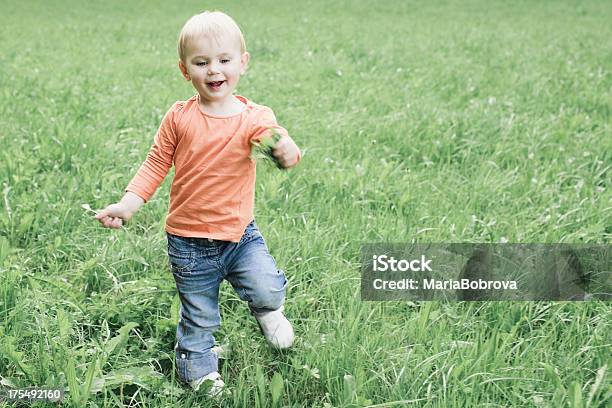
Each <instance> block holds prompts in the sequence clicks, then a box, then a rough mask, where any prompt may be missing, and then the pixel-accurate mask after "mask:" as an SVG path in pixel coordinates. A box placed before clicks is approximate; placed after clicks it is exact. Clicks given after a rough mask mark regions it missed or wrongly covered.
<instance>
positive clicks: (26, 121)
mask: <svg viewBox="0 0 612 408" xmlns="http://www.w3.org/2000/svg"><path fill="white" fill-rule="evenodd" d="M205 8H222V9H223V10H224V11H226V12H228V13H229V14H231V15H232V16H233V17H234V18H235V19H236V20H237V21H238V22H239V24H240V25H241V26H242V28H243V30H244V32H245V37H246V41H247V47H248V49H249V51H250V52H251V64H250V69H249V72H248V74H247V75H246V76H245V77H244V78H243V79H242V81H241V83H240V86H239V93H241V94H242V95H245V96H247V97H248V98H251V99H253V100H254V101H256V102H258V103H262V104H265V105H268V106H270V107H272V108H273V109H274V110H275V113H276V115H277V118H278V119H279V122H280V123H281V124H283V125H284V126H285V127H287V128H288V129H289V132H290V134H291V135H292V137H293V138H294V139H295V140H296V142H297V143H298V145H300V146H301V147H302V149H303V153H304V154H303V159H302V162H301V164H300V165H299V167H298V168H296V169H295V170H292V171H289V172H281V171H278V170H276V169H275V168H273V167H263V166H260V168H259V170H258V184H257V190H256V191H257V207H256V218H257V220H258V224H259V225H260V228H261V230H262V232H263V234H264V236H265V238H266V240H267V243H268V246H269V248H270V250H271V252H272V254H273V255H274V256H275V258H276V260H277V262H278V263H279V265H280V266H281V267H282V268H283V269H285V270H286V273H287V276H288V278H289V280H290V284H289V289H288V293H287V304H286V309H287V314H288V316H289V317H290V319H291V320H292V321H293V322H294V324H295V330H296V334H297V336H298V339H297V342H296V346H295V348H294V349H293V350H292V351H290V352H285V353H275V352H273V351H271V350H270V349H269V348H268V347H267V346H266V344H265V341H264V339H263V338H262V336H261V335H260V334H259V332H258V329H257V325H256V323H255V321H254V320H253V319H252V318H251V317H250V316H249V314H248V313H247V309H246V306H245V305H244V304H243V303H241V302H240V301H239V299H238V297H237V295H235V294H234V293H233V292H232V290H231V287H230V286H229V285H227V284H224V286H223V287H222V302H223V303H222V315H223V327H222V329H221V330H220V331H219V332H218V334H217V339H218V340H219V341H220V342H221V343H223V344H227V345H230V346H231V353H230V354H229V356H228V359H227V360H226V361H225V363H224V364H223V366H222V375H223V376H224V379H225V380H226V383H227V385H228V388H229V389H230V390H231V391H232V394H231V395H228V396H225V397H223V398H222V399H221V400H219V401H218V402H210V401H208V400H207V399H206V398H205V397H203V396H201V395H197V394H196V395H194V394H190V393H188V392H186V391H185V390H183V389H181V388H180V387H179V386H178V384H177V382H176V379H175V376H174V374H173V361H172V355H173V350H172V348H173V344H174V330H175V321H176V315H177V297H176V290H175V288H174V282H173V280H172V278H171V275H170V273H169V270H168V267H167V255H166V243H165V236H164V229H163V228H164V217H165V214H166V211H167V204H168V190H169V185H170V182H169V179H170V176H169V177H168V178H167V179H166V181H165V183H164V184H163V186H162V187H161V188H160V190H159V191H158V193H157V195H156V196H155V197H154V199H153V200H151V201H150V202H149V203H148V204H146V206H145V207H144V208H143V209H142V210H141V211H140V212H139V213H138V214H137V215H136V217H135V218H134V220H133V222H132V223H131V225H130V226H128V227H127V228H126V229H123V230H120V231H114V230H107V229H103V228H101V227H100V226H99V225H98V223H97V222H95V221H94V220H93V218H92V216H91V213H89V212H87V211H85V210H84V209H83V208H82V207H81V206H82V204H89V205H91V207H92V208H102V207H104V206H106V205H107V204H109V203H111V202H113V201H116V200H118V199H119V198H120V197H121V195H122V191H123V188H124V187H125V186H126V185H127V183H128V182H129V180H130V179H131V177H132V176H133V175H134V173H135V171H136V170H137V169H138V167H139V166H140V164H141V162H142V161H143V160H144V158H145V155H146V152H147V150H148V148H149V146H150V144H151V142H152V138H153V135H154V133H155V131H156V129H157V127H158V126H159V122H160V120H161V117H162V115H163V114H164V113H165V111H166V110H167V109H168V108H169V107H170V106H171V105H172V103H173V102H174V101H176V100H181V99H186V98H188V97H189V96H191V95H192V94H193V93H194V90H193V89H192V88H191V87H190V86H189V84H188V83H186V82H185V81H184V80H183V79H182V78H181V76H180V73H179V70H178V67H177V56H176V38H177V35H178V31H179V29H180V27H181V26H182V24H183V23H184V22H185V21H186V19H187V18H188V17H189V16H190V15H192V14H194V13H196V12H198V11H201V10H202V9H205ZM0 9H2V13H1V15H0V141H1V144H2V150H1V151H0V180H1V184H2V185H1V186H0V187H1V190H2V191H1V197H0V268H1V269H0V339H1V341H0V375H1V376H2V382H3V384H5V385H7V384H13V385H14V386H39V387H41V386H60V387H65V388H66V389H67V390H68V391H67V394H69V398H68V400H69V402H70V404H71V405H72V406H76V407H84V406H89V407H95V406H97V407H118V406H139V407H169V406H172V407H194V406H203V407H204V406H245V407H267V406H272V403H273V399H274V402H275V404H276V405H277V406H293V407H331V406H333V407H356V406H367V405H373V406H377V407H399V406H421V407H467V406H490V407H498V406H513V407H514V406H516V407H523V406H534V407H562V406H568V407H588V406H590V407H597V406H605V405H607V404H609V403H610V382H609V378H610V377H609V370H610V363H611V361H610V357H609V356H610V344H611V340H612V339H611V337H612V335H611V333H612V330H610V318H611V313H610V312H611V308H610V304H609V303H605V302H601V301H593V302H588V303H495V302H491V303H449V304H445V303H420V304H413V303H409V302H408V303H406V302H404V303H402V302H387V303H374V302H371V303H368V302H362V301H360V297H359V264H358V263H359V247H360V245H361V244H362V243H367V242H379V241H389V242H412V241H415V242H499V241H508V242H543V243H553V242H568V243H572V242H588V243H606V244H609V243H610V237H611V234H612V222H611V219H612V217H611V215H610V211H611V209H612V205H611V203H612V195H611V193H610V191H611V187H612V186H611V185H610V180H611V178H610V168H611V163H612V160H611V158H612V154H611V152H612V143H611V141H612V138H610V134H611V127H610V111H611V105H612V104H611V102H612V98H611V97H612V92H611V90H612V76H611V72H610V69H611V67H612V43H611V42H610V38H612V26H611V25H610V24H609V21H612V5H611V4H610V3H609V2H605V1H589V2H572V1H546V2H537V3H535V2H523V1H518V2H509V3H508V2H503V3H502V2H487V1H465V2H463V1H462V2H458V1H440V2H436V3H435V4H434V3H432V4H429V3H427V4H425V3H424V2H404V1H393V2H386V3H382V2H371V3H365V2H353V1H350V2H348V1H344V2H335V3H330V2H321V1H316V2H313V1H308V2H304V3H300V4H298V3H294V2H287V3H286V4H285V3H281V2H273V1H269V2H264V3H260V2H258V3H257V5H255V4H253V3H252V2H246V1H245V2H222V3H218V4H206V3H202V2H189V1H188V2H181V5H180V7H179V6H176V5H172V4H171V2H159V3H153V2H148V1H147V2H145V1H141V2H131V1H130V2H126V1H121V2H119V1H116V2H113V4H111V2H95V3H94V2H92V3H88V4H83V2H76V1H71V2H67V1H66V2H60V1H27V2H7V1H2V2H0ZM606 22H607V23H606ZM409 401H414V402H413V403H410V402H409ZM0 406H2V403H0Z"/></svg>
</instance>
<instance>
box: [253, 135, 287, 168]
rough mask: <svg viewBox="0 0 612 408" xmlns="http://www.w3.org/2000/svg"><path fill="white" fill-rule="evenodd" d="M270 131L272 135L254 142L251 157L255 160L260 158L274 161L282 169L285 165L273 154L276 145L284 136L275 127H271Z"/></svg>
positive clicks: (270, 161) (267, 161) (269, 161)
mask: <svg viewBox="0 0 612 408" xmlns="http://www.w3.org/2000/svg"><path fill="white" fill-rule="evenodd" d="M270 131H271V132H272V135H271V136H264V137H262V138H261V140H260V141H259V142H253V146H252V147H251V157H252V158H253V159H254V160H258V159H259V160H262V161H264V162H265V163H273V164H274V165H275V166H276V167H278V168H279V169H282V168H283V166H282V165H281V164H280V162H279V161H278V159H277V158H276V157H275V156H274V155H273V154H272V152H273V151H274V146H276V144H277V143H278V141H279V140H280V139H281V137H282V136H281V135H280V134H279V133H278V132H277V131H276V130H275V129H272V128H271V129H270Z"/></svg>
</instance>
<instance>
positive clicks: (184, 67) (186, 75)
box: [178, 60, 191, 81]
mask: <svg viewBox="0 0 612 408" xmlns="http://www.w3.org/2000/svg"><path fill="white" fill-rule="evenodd" d="M178 66H179V69H180V70H181V74H183V77H184V78H185V79H186V80H188V81H189V80H191V78H190V77H189V74H188V73H187V67H186V66H185V64H183V61H181V60H179V62H178Z"/></svg>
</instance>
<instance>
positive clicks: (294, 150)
mask: <svg viewBox="0 0 612 408" xmlns="http://www.w3.org/2000/svg"><path fill="white" fill-rule="evenodd" d="M272 155H273V156H274V157H276V160H277V161H278V163H279V164H280V165H281V166H282V167H283V168H284V169H288V168H291V167H293V166H295V165H296V164H298V162H299V161H300V158H301V153H300V148H299V147H298V146H297V145H296V144H295V142H294V141H293V139H292V138H291V137H290V136H283V137H281V139H280V140H279V141H278V142H277V143H276V145H275V146H274V148H273V149H272Z"/></svg>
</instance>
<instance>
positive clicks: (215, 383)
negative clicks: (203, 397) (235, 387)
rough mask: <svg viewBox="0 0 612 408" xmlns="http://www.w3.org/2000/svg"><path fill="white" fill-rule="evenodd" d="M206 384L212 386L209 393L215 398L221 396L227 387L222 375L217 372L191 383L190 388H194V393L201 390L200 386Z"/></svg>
mask: <svg viewBox="0 0 612 408" xmlns="http://www.w3.org/2000/svg"><path fill="white" fill-rule="evenodd" d="M205 382H209V383H211V384H212V385H211V387H210V389H209V390H208V392H207V394H208V396H209V397H214V396H216V395H217V394H219V393H220V392H221V390H222V389H223V387H224V386H225V383H224V382H223V380H222V379H221V375H220V374H219V373H218V372H217V371H214V372H212V373H210V374H207V375H205V376H204V377H202V378H198V379H197V380H193V381H190V382H189V386H190V387H191V388H193V390H194V391H197V390H198V389H200V385H202V384H204V383H205Z"/></svg>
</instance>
